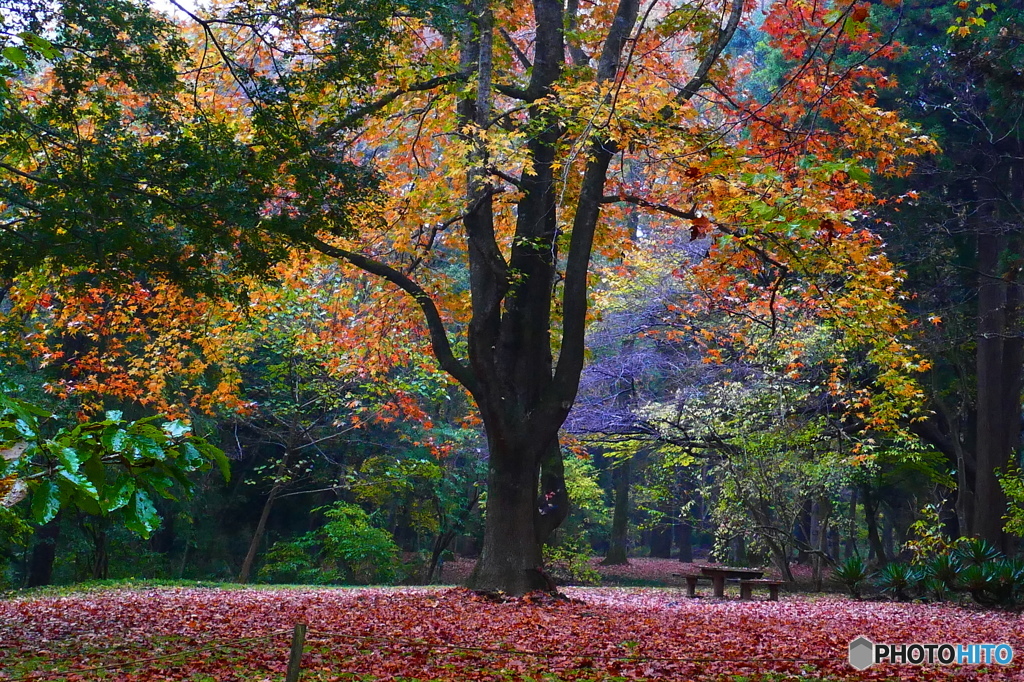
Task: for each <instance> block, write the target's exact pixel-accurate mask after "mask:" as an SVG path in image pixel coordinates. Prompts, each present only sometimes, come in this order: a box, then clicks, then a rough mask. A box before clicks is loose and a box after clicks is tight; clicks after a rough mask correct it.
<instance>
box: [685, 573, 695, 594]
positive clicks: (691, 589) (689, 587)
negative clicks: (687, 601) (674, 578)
mask: <svg viewBox="0 0 1024 682" xmlns="http://www.w3.org/2000/svg"><path fill="white" fill-rule="evenodd" d="M686 596H687V597H696V596H697V579H696V578H694V577H692V576H687V577H686Z"/></svg>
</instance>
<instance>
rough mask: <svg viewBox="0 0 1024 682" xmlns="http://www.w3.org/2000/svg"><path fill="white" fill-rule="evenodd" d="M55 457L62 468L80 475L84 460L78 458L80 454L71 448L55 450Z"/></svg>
mask: <svg viewBox="0 0 1024 682" xmlns="http://www.w3.org/2000/svg"><path fill="white" fill-rule="evenodd" d="M53 454H54V455H56V457H57V460H58V461H59V462H60V464H61V466H63V467H64V468H65V469H67V470H68V471H70V472H71V473H73V474H76V473H78V468H79V467H80V466H82V458H81V457H79V456H78V453H77V452H76V451H75V450H73V449H71V448H61V447H57V448H54V453H53Z"/></svg>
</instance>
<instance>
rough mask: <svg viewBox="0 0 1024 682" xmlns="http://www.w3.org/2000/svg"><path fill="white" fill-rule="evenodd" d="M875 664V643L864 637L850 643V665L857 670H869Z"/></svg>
mask: <svg viewBox="0 0 1024 682" xmlns="http://www.w3.org/2000/svg"><path fill="white" fill-rule="evenodd" d="M874 662H875V645H874V642H872V641H871V640H870V639H868V638H867V637H865V636H864V635H861V636H860V637H858V638H857V639H855V640H853V641H852V642H850V665H852V666H853V667H854V668H856V669H857V670H867V669H868V668H869V667H871V664H872V663H874Z"/></svg>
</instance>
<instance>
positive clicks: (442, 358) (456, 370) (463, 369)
mask: <svg viewBox="0 0 1024 682" xmlns="http://www.w3.org/2000/svg"><path fill="white" fill-rule="evenodd" d="M308 244H309V245H310V246H311V247H312V248H314V249H316V250H317V251H319V252H320V253H322V254H324V255H325V256H331V257H332V258H340V259H341V260H344V261H347V262H349V263H351V264H352V265H354V266H356V267H357V268H359V269H360V270H364V271H366V272H368V273H370V274H371V275H376V276H378V277H381V278H383V279H385V280H387V281H388V282H391V283H392V284H394V285H395V286H397V287H398V288H400V289H401V290H402V291H404V292H406V293H407V294H409V295H410V296H412V297H413V298H414V299H415V300H416V303H417V304H418V305H419V306H420V309H421V310H422V311H423V315H424V317H425V318H426V321H427V328H428V329H429V330H430V344H431V347H432V348H433V351H434V357H436V358H437V361H438V363H439V364H440V365H441V369H443V370H444V371H446V372H448V374H450V375H452V377H454V378H455V380H456V381H458V382H459V383H460V384H462V385H463V386H465V387H466V390H467V391H469V392H470V393H472V394H473V395H474V396H475V395H476V394H477V393H478V391H479V387H478V385H477V380H476V376H475V375H474V374H473V372H472V371H471V370H470V369H469V367H467V366H466V365H465V364H463V363H462V362H461V361H460V360H459V359H458V358H456V357H455V353H454V352H452V346H451V343H450V342H449V340H448V332H447V330H445V328H444V321H443V320H442V319H441V313H440V311H438V309H437V306H436V305H435V304H434V301H433V299H432V298H430V294H428V293H427V292H426V291H424V289H423V287H421V286H420V285H419V284H417V283H416V282H414V281H413V280H412V279H410V278H409V277H407V276H405V275H403V274H402V273H401V272H399V271H398V270H395V269H394V268H393V267H391V266H390V265H387V264H385V263H381V262H380V261H378V260H374V259H373V258H369V257H367V256H364V255H362V254H359V253H355V252H354V251H349V250H348V249H342V248H339V247H337V246H332V245H330V244H328V243H326V242H324V241H322V240H321V239H319V238H317V237H310V238H309V239H308Z"/></svg>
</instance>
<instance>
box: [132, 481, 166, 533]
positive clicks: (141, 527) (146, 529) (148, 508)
mask: <svg viewBox="0 0 1024 682" xmlns="http://www.w3.org/2000/svg"><path fill="white" fill-rule="evenodd" d="M125 512H126V514H125V524H124V525H125V526H127V527H128V530H131V531H134V532H136V533H138V534H139V535H141V536H142V537H144V538H148V537H149V534H150V533H152V532H153V531H154V530H155V529H156V527H157V526H158V525H160V517H159V516H158V515H157V513H156V507H154V506H153V501H152V500H151V499H149V495H147V494H146V491H145V490H136V491H135V492H134V493H133V494H132V501H131V504H129V505H128V506H127V507H126V508H125Z"/></svg>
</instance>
